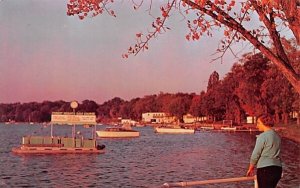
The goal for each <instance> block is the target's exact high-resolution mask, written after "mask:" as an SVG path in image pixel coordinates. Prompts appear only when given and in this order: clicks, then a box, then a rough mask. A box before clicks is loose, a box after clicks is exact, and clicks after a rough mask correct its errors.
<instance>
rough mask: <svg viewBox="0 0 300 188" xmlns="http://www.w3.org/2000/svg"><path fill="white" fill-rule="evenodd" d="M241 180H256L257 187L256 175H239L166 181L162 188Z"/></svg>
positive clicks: (255, 185)
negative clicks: (200, 179) (188, 180)
mask: <svg viewBox="0 0 300 188" xmlns="http://www.w3.org/2000/svg"><path fill="white" fill-rule="evenodd" d="M241 181H254V187H255V188H257V183H256V176H252V177H237V178H224V179H212V180H202V181H190V182H176V183H164V184H163V186H162V188H167V187H187V186H194V185H207V184H217V183H230V182H241Z"/></svg>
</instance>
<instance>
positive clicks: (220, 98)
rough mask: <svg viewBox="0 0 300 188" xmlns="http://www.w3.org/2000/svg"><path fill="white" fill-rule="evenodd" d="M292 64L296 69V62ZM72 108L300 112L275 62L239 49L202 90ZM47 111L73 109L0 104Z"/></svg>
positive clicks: (135, 112) (104, 113) (46, 114)
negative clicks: (237, 55)
mask: <svg viewBox="0 0 300 188" xmlns="http://www.w3.org/2000/svg"><path fill="white" fill-rule="evenodd" d="M287 44H289V45H290V46H292V45H291V43H287ZM287 49H289V54H290V57H291V58H294V59H295V62H300V59H299V57H300V56H299V50H297V49H296V48H287ZM295 67H297V71H298V72H300V64H299V63H298V64H297V65H295ZM76 111H77V112H95V113H96V115H97V121H98V122H111V121H116V120H117V119H118V118H119V117H122V118H129V119H133V120H137V121H140V120H141V119H142V117H141V116H142V113H145V112H165V113H169V114H170V115H173V116H176V117H177V118H178V119H179V120H181V121H182V116H183V115H184V114H187V113H190V114H192V115H194V116H206V117H210V119H211V120H214V121H219V120H233V122H234V123H236V124H241V123H243V121H244V120H245V118H246V116H256V115H259V114H261V113H269V114H272V115H274V117H275V120H276V122H277V123H280V122H281V123H288V122H289V121H290V120H291V113H293V112H296V113H298V114H299V112H300V97H299V94H298V93H297V92H296V90H295V89H294V88H293V87H292V85H291V84H290V83H289V81H288V80H287V79H286V78H285V77H284V75H283V74H282V73H281V72H279V71H278V70H277V69H276V67H275V66H274V64H272V63H271V62H270V61H269V60H268V59H267V58H266V57H265V56H264V55H263V54H261V53H257V54H244V55H243V57H242V58H241V59H240V60H239V61H238V62H237V63H235V64H234V65H233V66H232V68H231V70H230V72H228V73H227V74H226V75H225V76H224V78H222V79H220V78H219V74H218V73H217V72H216V71H214V72H213V73H212V74H211V75H210V77H209V81H208V85H207V90H206V91H201V92H200V93H199V94H196V93H176V94H171V93H163V92H161V93H159V94H155V95H147V96H144V97H141V98H134V99H131V100H129V101H126V100H123V99H121V98H119V97H115V98H113V99H111V100H109V101H106V102H104V103H103V104H97V103H96V102H95V101H93V100H84V101H82V102H81V103H80V104H79V106H78V108H77V109H76ZM52 112H72V109H71V107H70V103H69V102H66V101H62V100H60V101H54V102H51V101H44V102H42V103H38V102H29V103H12V104H0V121H1V122H7V121H16V122H49V121H50V119H51V113H52ZM297 122H298V123H299V118H298V119H297Z"/></svg>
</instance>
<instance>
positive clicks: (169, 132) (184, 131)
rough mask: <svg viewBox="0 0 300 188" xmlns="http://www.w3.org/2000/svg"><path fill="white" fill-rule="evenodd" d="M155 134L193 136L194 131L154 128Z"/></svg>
mask: <svg viewBox="0 0 300 188" xmlns="http://www.w3.org/2000/svg"><path fill="white" fill-rule="evenodd" d="M154 132H155V133H166V134H167V133H168V134H194V133H195V129H188V128H173V127H156V128H154Z"/></svg>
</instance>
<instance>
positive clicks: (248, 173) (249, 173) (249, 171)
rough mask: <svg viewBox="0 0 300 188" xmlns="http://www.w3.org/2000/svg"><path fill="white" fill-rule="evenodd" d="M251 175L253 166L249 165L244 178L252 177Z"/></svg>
mask: <svg viewBox="0 0 300 188" xmlns="http://www.w3.org/2000/svg"><path fill="white" fill-rule="evenodd" d="M253 175H254V165H253V164H250V165H249V168H248V171H247V174H246V176H253Z"/></svg>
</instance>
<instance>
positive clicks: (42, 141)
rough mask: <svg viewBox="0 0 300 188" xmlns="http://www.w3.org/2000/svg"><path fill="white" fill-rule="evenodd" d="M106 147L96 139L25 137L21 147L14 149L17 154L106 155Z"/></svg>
mask: <svg viewBox="0 0 300 188" xmlns="http://www.w3.org/2000/svg"><path fill="white" fill-rule="evenodd" d="M104 148H105V146H104V145H97V144H96V139H83V138H74V137H57V136H55V137H54V136H24V137H23V138H22V145H21V146H20V147H16V148H12V152H13V153H16V154H67V153H97V154H100V153H104Z"/></svg>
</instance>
